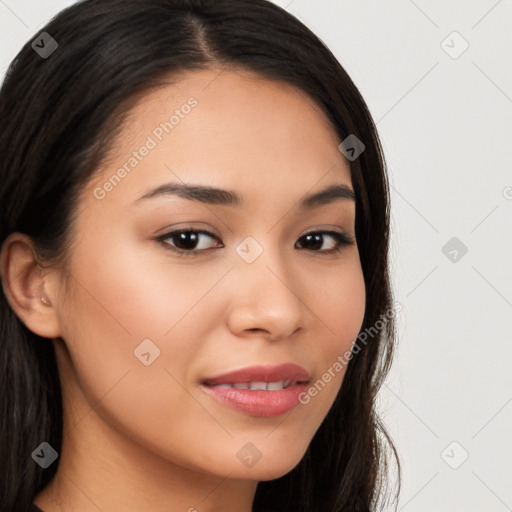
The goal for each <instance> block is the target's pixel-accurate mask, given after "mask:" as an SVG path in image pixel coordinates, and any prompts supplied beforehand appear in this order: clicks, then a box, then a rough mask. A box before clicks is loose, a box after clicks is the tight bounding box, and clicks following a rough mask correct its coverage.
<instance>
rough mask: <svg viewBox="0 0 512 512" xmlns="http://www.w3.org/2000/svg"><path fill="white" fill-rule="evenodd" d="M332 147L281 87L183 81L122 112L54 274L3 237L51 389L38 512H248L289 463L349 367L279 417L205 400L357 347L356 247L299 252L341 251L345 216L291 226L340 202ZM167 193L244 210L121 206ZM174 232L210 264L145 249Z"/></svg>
mask: <svg viewBox="0 0 512 512" xmlns="http://www.w3.org/2000/svg"><path fill="white" fill-rule="evenodd" d="M191 96H194V97H195V98H196V99H197V101H198V104H197V106H196V107H195V108H194V109H192V111H191V112H190V114H188V115H187V116H185V117H184V118H183V119H180V122H179V125H177V126H175V128H174V129H173V131H172V133H170V134H166V135H164V137H163V139H162V141H161V142H160V143H159V144H158V145H157V147H155V148H154V149H152V150H151V151H150V153H149V154H148V155H147V156H146V157H145V158H144V159H143V160H142V161H141V162H140V163H139V164H138V165H137V166H136V167H135V168H133V170H132V171H131V172H130V173H129V174H128V175H127V176H126V177H125V178H124V179H123V180H122V181H121V182H120V183H118V184H117V185H116V186H115V187H114V188H113V190H111V191H109V192H108V194H106V196H105V197H104V198H103V199H97V198H96V197H95V196H94V190H95V188H97V187H98V186H102V184H104V183H105V181H106V180H108V179H109V178H110V177H111V176H112V174H114V173H115V172H116V170H117V169H118V168H119V167H121V166H122V165H123V163H124V162H126V161H127V159H128V158H129V157H130V156H131V154H132V152H133V151H135V150H137V149H138V148H139V147H140V146H141V144H142V143H143V142H144V141H145V140H146V138H147V136H148V135H150V134H151V133H152V131H153V130H154V129H155V127H157V126H158V125H159V124H160V123H161V122H163V121H165V120H167V119H168V118H169V114H167V113H168V112H172V111H173V110H174V109H175V108H180V106H181V105H183V104H185V103H186V102H187V99H188V98H190V97H191ZM340 142H341V140H340V139H339V138H338V136H337V134H336V133H335V131H334V130H333V128H332V126H331V125H330V123H329V121H328V119H327V117H326V116H325V115H324V114H323V112H321V110H320V109H319V108H318V107H317V106H316V105H315V104H314V103H313V101H312V100H311V99H309V98H308V97H307V96H306V95H305V94H304V93H302V92H301V91H298V90H297V89H295V88H293V87H291V86H290V85H287V84H283V83H277V82H270V81H266V80H261V79H259V78H257V77H255V76H253V75H250V74H248V73H246V72H233V71H224V72H222V73H221V74H220V75H219V71H198V72H192V73H188V74H186V75H185V76H183V77H181V78H180V80H179V81H178V82H176V83H175V84H173V85H168V86H165V87H164V88H162V89H160V90H157V91H153V92H151V93H149V94H148V95H146V96H144V97H143V98H142V99H141V100H140V101H139V102H138V103H137V104H136V106H135V107H134V108H133V110H132V111H131V115H130V119H129V121H128V122H127V123H126V126H125V129H124V130H123V132H122V133H121V136H120V138H119V140H118V142H117V145H116V148H115V152H114V153H113V155H112V158H111V159H109V161H108V164H106V165H104V166H103V167H102V168H101V169H100V170H99V173H98V174H97V175H96V176H95V177H94V179H93V180H92V181H91V182H90V183H89V184H88V185H87V186H86V187H85V188H84V190H83V191H82V195H81V196H80V198H79V204H78V212H79V214H78V217H77V220H76V224H75V225H74V236H73V238H72V242H73V243H72V246H71V249H70V251H69V253H68V254H67V268H64V267H63V266H54V267H48V268H43V267H40V266H38V265H37V262H36V260H35V258H34V250H33V246H32V245H31V241H30V239H28V238H27V237H26V236H25V235H22V234H19V233H15V234H13V235H11V236H10V237H9V239H8V240H7V241H6V243H5V244H4V247H3V251H2V273H3V276H4V282H6V284H5V285H4V286H5V293H6V295H7V297H8V300H9V302H10V303H11V305H12V307H13V309H14V310H15V311H16V313H17V314H18V316H19V317H20V318H21V319H22V321H23V322H24V323H25V324H26V325H27V327H29V329H31V330H32V331H34V332H36V333H38V334H40V335H41V336H45V337H47V338H49V339H51V340H53V341H50V340H49V341H48V343H53V344H54V346H55V350H56V355H57V360H58V366H59V374H60V379H61V382H62V387H63V400H64V440H63V449H62V451H61V453H60V454H59V457H60V463H59V468H58V472H57V474H56V477H55V478H54V480H53V481H52V483H51V484H50V485H49V486H48V487H46V488H45V489H44V490H43V491H42V492H40V493H39V494H38V495H37V497H36V499H35V503H36V504H37V505H38V506H39V507H41V508H42V509H43V510H45V511H46V512H56V511H61V510H62V511H64V510H65V511H66V512H74V511H81V512H89V511H91V512H92V511H94V512H97V511H98V510H103V511H107V510H123V511H125V512H132V511H133V512H135V511H137V512H138V511H140V510H152V511H154V512H160V511H162V512H163V511H166V512H169V511H176V512H177V511H190V512H193V511H194V510H197V511H199V512H213V511H217V512H218V511H219V510H223V511H228V512H229V511H235V510H236V511H237V512H244V511H245V512H248V511H250V510H251V505H252V501H253V499H254V494H255V491H256V486H257V483H258V482H259V481H263V480H270V479H274V478H278V477H280V476H282V475H284V474H286V473H287V472H289V471H290V470H292V469H293V468H294V467H295V466H296V465H297V464H298V463H299V461H300V460H301V458H302V457H303V455H304V453H305V451H306V449H307V447H308V445H309V443H310V441H311V439H312V438H313V435H314V434H315V432H316V431H317V429H318V428H319V426H320V424H321V422H322V421H323V419H324V418H325V416H326V414H327V412H328V411H329V409H330V407H331V406H332V404H333V402H334V399H335V397H336V395H337V392H338V391H339V389H340V386H341V383H342V379H343V375H344V371H345V369H344V370H343V371H342V372H339V373H337V374H336V377H335V378H333V379H332V380H331V382H330V383H329V384H327V385H326V386H325V388H324V389H323V390H322V391H321V392H319V393H318V394H317V396H315V397H314V398H312V399H311V401H310V402H309V403H308V404H307V405H299V406H298V407H297V408H295V409H294V410H293V411H292V412H291V413H288V414H285V415H281V416H278V417H275V418H258V417H254V416H250V415H248V414H244V413H242V412H240V411H236V410H233V409H230V408H228V407H226V406H224V405H222V404H219V403H218V402H216V401H214V400H213V399H212V398H210V397H209V396H208V395H207V394H206V393H205V392H204V391H203V390H202V389H201V388H200V385H199V383H200V381H201V379H203V378H206V377H209V376H214V375H219V374H222V373H225V372H228V371H232V370H235V369H239V368H242V367H246V366H251V365H254V364H274V363H283V362H293V363H296V364H299V365H301V366H303V367H304V368H306V369H307V370H308V371H309V372H310V374H311V381H312V382H315V381H317V380H318V379H319V378H321V376H322V374H323V373H324V372H325V371H327V369H328V368H329V367H332V365H333V363H334V362H335V361H336V359H337V357H338V356H339V355H341V354H343V353H345V352H346V351H347V350H350V349H351V347H352V344H353V342H354V340H355V339H356V337H357V335H358V333H359V330H360V328H361V325H362V321H363V316H364V309H365V288H364V280H363V274H362V270H361V265H360V260H359V253H358V248H357V244H354V245H347V246H344V247H341V250H340V252H339V253H337V254H325V253H322V252H321V251H323V250H326V249H330V248H332V247H334V246H335V243H336V242H335V240H334V239H332V238H331V237H330V236H328V235H324V238H323V240H324V242H323V245H321V249H319V248H314V249H310V250H308V249H304V248H300V241H299V239H301V240H302V243H303V244H305V242H304V240H303V238H301V237H303V235H304V234H306V233H308V232H312V231H315V232H319V231H320V232H321V231H322V229H323V230H325V229H332V230H337V231H342V232H346V233H347V235H349V236H352V237H354V236H355V233H354V222H355V203H354V202H353V201H351V200H347V199H345V200H337V201H334V202H332V203H331V204H327V205H323V206H320V207H317V208H313V209H311V210H310V211H306V212H301V211H299V209H298V208H295V205H296V203H297V202H298V201H299V200H300V198H301V197H302V196H303V195H305V194H307V193H311V192H315V191H318V190H320V189H322V188H324V187H326V186H327V185H331V184H344V185H346V186H348V187H351V188H352V183H351V179H350V167H349V163H348V161H347V160H346V159H345V157H344V156H343V155H342V154H341V152H340V151H339V150H338V144H339V143H340ZM168 182H178V183H181V182H187V183H197V184H203V185H210V186H215V187H220V188H223V189H229V190H233V191H236V192H237V193H238V194H240V195H241V196H242V197H243V200H244V203H245V204H244V206H243V207H233V206H226V205H214V204H204V203H200V202H197V201H192V200H188V199H185V198H181V197H177V196H158V197H155V198H152V199H146V200H141V201H138V202H137V203H135V204H133V202H134V201H135V200H136V199H138V198H139V197H140V196H142V195H143V194H144V193H145V192H147V191H148V190H149V189H152V188H154V187H156V186H158V185H161V184H163V183H168ZM184 226H187V227H188V226H191V227H192V228H195V229H201V228H202V229H206V230H208V231H210V232H212V233H213V234H215V235H216V236H218V238H219V240H220V241H221V242H220V244H221V245H222V246H223V247H219V246H218V245H219V242H217V241H216V240H215V239H211V238H209V237H207V236H206V237H205V236H203V238H202V239H201V242H200V244H201V245H200V248H205V249H207V250H205V251H203V253H202V254H200V255H198V256H195V257H193V256H188V257H187V256H185V257H180V256H178V255H176V254H175V253H174V252H172V250H170V249H169V247H170V246H172V243H174V244H177V243H179V242H177V239H176V237H175V238H174V239H167V243H166V242H158V241H156V240H155V237H156V236H158V235H161V234H164V233H166V232H168V231H171V230H173V229H178V228H183V227H184ZM248 236H252V237H253V238H254V239H255V240H256V241H257V242H258V244H259V245H260V246H261V247H262V248H263V252H262V254H261V255H260V256H259V257H258V258H257V259H256V260H255V261H254V262H252V263H250V264H249V263H247V262H246V261H245V260H244V259H243V258H241V257H240V256H239V254H238V253H237V252H236V251H235V249H236V247H237V246H238V245H239V244H240V243H241V242H242V241H243V240H244V239H245V238H246V237H248ZM298 246H299V247H298ZM302 247H304V245H303V246H302ZM319 247H320V245H319ZM195 250H196V251H198V249H195ZM42 296H44V297H45V300H46V302H47V304H44V303H43V302H42V301H41V297H42ZM147 338H149V339H151V340H152V342H153V343H154V344H155V345H156V346H158V347H159V349H160V351H161V353H160V356H159V357H158V358H156V359H155V360H154V362H152V363H151V364H150V365H149V366H145V365H143V364H142V363H141V362H140V360H139V359H138V358H137V357H135V356H134V353H133V352H134V350H135V349H136V347H137V346H138V345H139V344H140V343H141V342H142V340H144V339H147ZM248 442H251V443H253V444H254V445H255V446H256V447H257V448H258V450H259V451H260V452H261V454H262V456H261V459H260V460H259V461H258V462H257V463H256V464H255V465H254V466H252V467H250V468H249V467H246V466H245V465H244V464H242V463H241V461H240V460H239V458H238V457H237V453H238V452H239V450H240V449H241V448H242V447H243V446H244V445H245V444H246V443H248Z"/></svg>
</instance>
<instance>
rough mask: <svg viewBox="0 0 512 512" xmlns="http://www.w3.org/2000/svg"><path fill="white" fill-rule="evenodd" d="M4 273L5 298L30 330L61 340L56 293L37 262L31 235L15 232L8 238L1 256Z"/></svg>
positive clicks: (1, 266) (2, 274) (0, 263)
mask: <svg viewBox="0 0 512 512" xmlns="http://www.w3.org/2000/svg"><path fill="white" fill-rule="evenodd" d="M0 272H1V276H2V285H3V289H4V293H5V296H6V298H7V300H8V302H9V304H10V305H11V308H12V309H13V310H14V312H15V313H16V315H17V316H18V317H19V318H20V320H21V321H22V322H23V323H24V324H25V325H26V326H27V328H28V329H30V330H31V331H32V332H34V333H36V334H38V335H39V336H42V337H44V338H56V337H59V336H60V327H59V321H58V316H57V312H56V309H55V304H56V299H57V297H56V294H55V290H53V287H50V285H49V282H50V281H49V280H48V279H46V277H45V273H44V272H43V269H42V267H41V266H40V265H39V263H38V261H37V257H36V253H35V250H34V245H33V242H32V240H31V238H30V237H29V236H27V235H25V234H23V233H12V234H11V235H9V236H8V237H7V238H6V240H5V241H4V243H3V246H2V252H1V256H0ZM54 272H55V271H54ZM47 273H48V271H47V270H46V274H47ZM45 280H46V281H47V282H46V285H45ZM50 288H52V289H50ZM52 293H53V295H55V296H52Z"/></svg>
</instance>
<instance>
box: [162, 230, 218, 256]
mask: <svg viewBox="0 0 512 512" xmlns="http://www.w3.org/2000/svg"><path fill="white" fill-rule="evenodd" d="M208 238H210V239H216V240H218V238H217V237H216V236H215V235H214V234H213V233H210V232H209V231H204V230H202V229H187V228H185V229H179V230H176V231H171V232H170V233H166V234H164V235H161V236H159V237H157V238H156V240H158V241H159V242H162V243H165V244H167V245H169V247H168V249H171V250H173V251H175V252H178V253H181V254H184V255H185V254H186V253H192V252H200V251H205V250H206V249H208V240H207V239H208ZM205 239H206V241H205ZM168 240H171V241H172V242H171V243H170V242H168ZM195 249H197V250H195Z"/></svg>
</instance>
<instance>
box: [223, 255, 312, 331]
mask: <svg viewBox="0 0 512 512" xmlns="http://www.w3.org/2000/svg"><path fill="white" fill-rule="evenodd" d="M232 274H233V275H232V279H233V280H234V281H233V284H232V286H233V291H232V293H231V294H230V295H229V296H230V304H229V306H228V326H229V329H230V330H231V332H232V333H233V334H235V335H237V336H242V337H244V336H245V337H247V336H248V333H257V335H258V336H263V337H264V338H265V339H267V340H269V341H276V340H280V339H285V338H287V337H290V336H292V335H293V334H295V333H296V332H298V331H299V330H301V329H304V328H306V327H307V325H306V322H309V319H310V317H309V312H308V308H307V306H306V303H305V300H304V299H305V297H301V296H300V295H301V293H302V295H303V294H304V293H303V291H302V292H301V291H299V290H297V289H296V288H298V286H297V284H298V280H297V277H296V276H293V275H292V269H290V268H289V266H287V265H285V263H284V262H283V261H282V255H280V256H279V255H277V254H276V255H275V256H272V255H271V254H270V251H264V252H263V254H262V255H261V256H260V257H259V258H258V259H257V260H256V261H254V262H253V263H250V264H248V263H246V262H245V261H238V262H237V263H236V265H235V268H234V269H233V272H232Z"/></svg>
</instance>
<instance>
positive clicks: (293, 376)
mask: <svg viewBox="0 0 512 512" xmlns="http://www.w3.org/2000/svg"><path fill="white" fill-rule="evenodd" d="M308 380H309V373H308V372H307V370H305V369H304V368H302V366H299V365H296V364H292V363H286V364H280V365H277V366H276V365H259V366H250V367H247V368H242V369H240V370H236V371H233V372H229V373H225V374H222V375H218V376H216V377H208V378H207V379H204V380H203V384H204V385H206V386H219V385H226V384H230V385H234V384H251V383H277V382H283V383H285V384H286V383H288V386H289V385H290V383H297V382H308ZM288 381H289V382H288ZM286 387H287V386H286ZM256 389H262V388H261V387H257V388H256Z"/></svg>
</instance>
